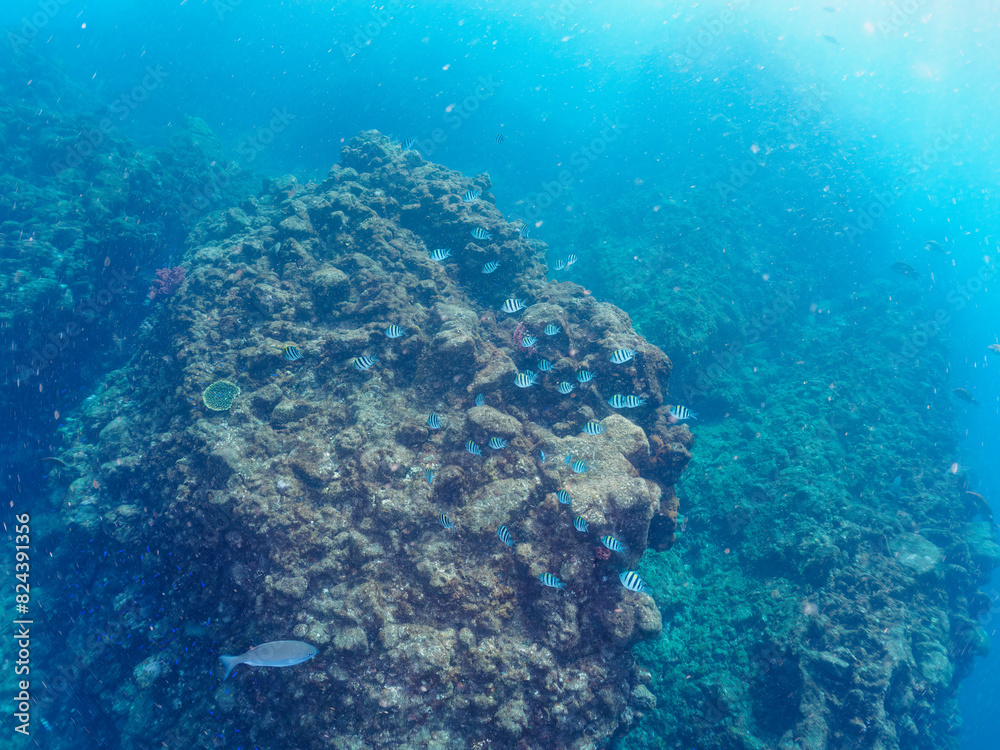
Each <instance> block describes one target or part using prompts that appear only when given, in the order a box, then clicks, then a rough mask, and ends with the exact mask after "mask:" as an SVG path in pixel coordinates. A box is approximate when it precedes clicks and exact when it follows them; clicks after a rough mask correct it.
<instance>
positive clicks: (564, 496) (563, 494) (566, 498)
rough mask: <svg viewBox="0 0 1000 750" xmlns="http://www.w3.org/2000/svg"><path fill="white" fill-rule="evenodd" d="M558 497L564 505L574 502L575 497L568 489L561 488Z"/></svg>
mask: <svg viewBox="0 0 1000 750" xmlns="http://www.w3.org/2000/svg"><path fill="white" fill-rule="evenodd" d="M556 497H557V498H559V502H560V503H562V504H563V505H570V504H571V503H572V502H573V498H572V497H571V496H570V494H569V493H568V492H567V491H566V490H559V491H558V492H557V493H556Z"/></svg>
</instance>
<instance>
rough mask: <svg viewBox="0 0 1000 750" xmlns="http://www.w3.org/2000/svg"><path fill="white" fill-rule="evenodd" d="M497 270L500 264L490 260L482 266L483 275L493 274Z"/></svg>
mask: <svg viewBox="0 0 1000 750" xmlns="http://www.w3.org/2000/svg"><path fill="white" fill-rule="evenodd" d="M498 268H500V263H499V262H498V261H495V260H491V261H490V262H489V263H484V264H483V273H493V272H494V271H495V270H497V269H498Z"/></svg>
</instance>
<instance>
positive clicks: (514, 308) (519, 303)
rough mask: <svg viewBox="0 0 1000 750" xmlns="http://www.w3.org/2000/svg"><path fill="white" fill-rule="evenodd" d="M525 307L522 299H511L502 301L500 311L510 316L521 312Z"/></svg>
mask: <svg viewBox="0 0 1000 750" xmlns="http://www.w3.org/2000/svg"><path fill="white" fill-rule="evenodd" d="M526 307H527V305H526V304H524V300H523V299H516V298H514V297H511V298H510V299H508V300H504V303H503V307H501V308H500V309H501V310H503V311H504V312H505V313H507V314H508V315H510V314H512V313H516V312H521V310H523V309H524V308H526Z"/></svg>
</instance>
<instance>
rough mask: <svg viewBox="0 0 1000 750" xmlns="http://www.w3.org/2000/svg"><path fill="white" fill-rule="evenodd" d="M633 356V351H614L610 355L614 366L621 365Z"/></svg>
mask: <svg viewBox="0 0 1000 750" xmlns="http://www.w3.org/2000/svg"><path fill="white" fill-rule="evenodd" d="M634 356H635V349H615V351H614V352H613V353H612V355H611V361H612V362H614V363H615V364H616V365H623V364H625V363H626V362H628V361H629V360H630V359H632V357H634Z"/></svg>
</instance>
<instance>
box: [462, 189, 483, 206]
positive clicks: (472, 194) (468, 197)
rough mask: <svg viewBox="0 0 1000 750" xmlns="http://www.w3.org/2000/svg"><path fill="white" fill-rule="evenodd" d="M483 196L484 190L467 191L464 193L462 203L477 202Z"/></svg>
mask: <svg viewBox="0 0 1000 750" xmlns="http://www.w3.org/2000/svg"><path fill="white" fill-rule="evenodd" d="M482 194H483V191H482V190H466V191H465V192H464V193H462V203H472V202H473V201H477V200H479V196H480V195H482Z"/></svg>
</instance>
